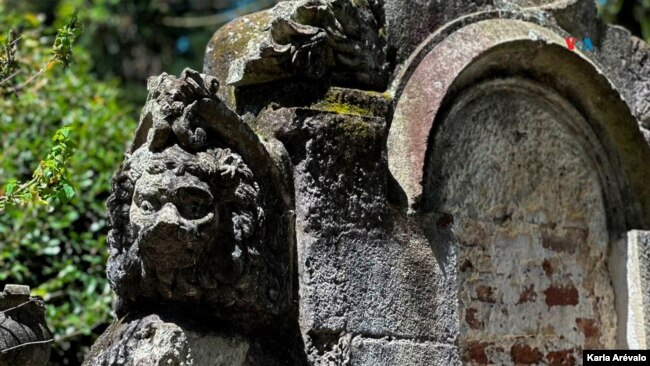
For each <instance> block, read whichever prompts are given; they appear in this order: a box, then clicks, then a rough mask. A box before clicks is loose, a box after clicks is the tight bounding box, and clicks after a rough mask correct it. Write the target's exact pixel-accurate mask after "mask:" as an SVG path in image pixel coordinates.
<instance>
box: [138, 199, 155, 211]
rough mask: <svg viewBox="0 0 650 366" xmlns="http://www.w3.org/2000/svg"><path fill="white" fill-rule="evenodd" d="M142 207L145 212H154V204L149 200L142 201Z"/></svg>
mask: <svg viewBox="0 0 650 366" xmlns="http://www.w3.org/2000/svg"><path fill="white" fill-rule="evenodd" d="M140 209H141V210H142V211H143V212H144V213H151V212H153V205H152V204H151V203H150V202H149V201H142V202H140Z"/></svg>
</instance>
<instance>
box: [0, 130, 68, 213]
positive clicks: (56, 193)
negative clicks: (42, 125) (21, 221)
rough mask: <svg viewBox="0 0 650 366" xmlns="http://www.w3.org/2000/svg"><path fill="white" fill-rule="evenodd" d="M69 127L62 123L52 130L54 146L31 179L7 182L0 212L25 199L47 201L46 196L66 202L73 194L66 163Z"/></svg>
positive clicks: (0, 198) (39, 201) (22, 203)
mask: <svg viewBox="0 0 650 366" xmlns="http://www.w3.org/2000/svg"><path fill="white" fill-rule="evenodd" d="M70 130H71V127H63V128H61V129H59V130H58V131H56V133H54V137H53V138H52V141H53V142H54V146H52V149H51V150H50V153H49V154H47V158H46V159H45V160H41V162H40V163H39V164H38V168H36V170H35V171H34V175H33V176H32V179H30V180H29V181H27V182H26V183H23V184H19V183H18V182H17V181H16V180H15V179H12V180H10V181H9V183H7V185H6V186H5V189H4V195H3V196H0V212H3V211H4V210H5V208H7V207H13V206H20V207H22V206H25V205H27V204H28V203H39V204H47V200H50V199H54V198H57V199H59V201H61V202H64V203H65V202H68V201H70V200H71V199H72V197H74V188H72V186H71V185H70V181H69V178H68V176H67V174H66V173H67V169H66V165H67V164H68V160H69V159H70V157H71V156H72V153H73V147H74V142H72V141H71V140H70V138H69V135H70Z"/></svg>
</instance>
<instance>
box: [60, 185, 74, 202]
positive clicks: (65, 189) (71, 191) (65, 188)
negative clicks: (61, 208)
mask: <svg viewBox="0 0 650 366" xmlns="http://www.w3.org/2000/svg"><path fill="white" fill-rule="evenodd" d="M63 192H64V193H65V197H66V199H67V200H68V201H69V200H71V199H72V197H74V188H72V187H71V186H70V185H68V184H65V183H64V184H63Z"/></svg>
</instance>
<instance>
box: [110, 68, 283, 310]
mask: <svg viewBox="0 0 650 366" xmlns="http://www.w3.org/2000/svg"><path fill="white" fill-rule="evenodd" d="M149 87H150V95H149V100H148V102H147V105H146V106H145V108H144V111H143V114H142V116H143V117H142V120H141V126H140V128H139V130H138V133H137V134H136V141H135V143H134V146H133V148H132V149H133V151H132V152H131V153H129V154H127V157H126V159H125V162H124V163H123V164H122V166H121V167H120V169H119V171H118V173H117V174H116V176H115V178H114V182H113V193H112V195H111V197H110V198H109V200H108V208H109V220H110V224H111V230H110V232H109V236H108V246H109V253H110V258H109V260H108V277H109V280H110V283H111V285H112V287H113V289H114V290H115V292H116V294H117V295H118V297H119V301H118V306H117V311H118V314H119V313H126V312H127V311H129V310H132V309H133V307H134V304H136V303H137V304H141V305H140V307H143V306H144V305H143V304H147V306H150V305H153V306H156V304H164V306H165V307H169V306H176V307H178V308H183V306H184V304H197V303H199V304H203V305H205V309H203V310H204V311H206V312H208V313H211V314H213V315H214V316H215V317H216V318H228V319H232V316H235V315H233V314H235V313H236V314H241V316H242V317H243V316H244V314H246V313H247V312H252V311H257V310H259V308H266V309H268V308H269V307H273V306H269V305H268V304H265V302H267V301H270V302H275V300H277V297H278V294H279V293H280V292H281V291H282V287H283V285H282V284H281V282H284V281H282V280H281V279H280V278H279V277H278V275H277V271H276V270H274V269H272V268H270V267H271V266H269V262H270V261H274V263H275V259H276V258H275V257H276V256H283V255H285V254H282V253H279V252H278V251H276V250H275V249H274V248H272V245H268V243H263V242H264V240H263V237H264V235H265V225H264V223H265V219H264V216H265V214H264V212H265V209H264V207H265V204H264V197H263V194H262V192H261V189H260V186H259V185H258V183H257V181H256V179H255V178H256V177H255V175H254V173H253V171H252V169H251V168H249V166H248V165H247V164H246V162H245V161H244V158H243V157H242V155H240V154H239V153H237V152H235V151H233V149H231V148H230V147H228V146H227V145H228V137H227V136H225V135H226V134H227V130H226V129H223V128H221V130H220V127H215V125H217V126H220V125H228V124H230V125H232V126H231V127H232V128H242V127H241V124H242V123H243V122H241V121H240V120H239V117H238V116H237V115H236V114H235V113H234V112H232V111H231V110H230V109H228V107H226V106H225V105H224V104H223V103H222V102H221V101H220V100H219V99H218V98H216V97H215V94H214V91H215V90H216V88H217V87H218V83H217V82H216V80H215V79H213V78H211V77H209V76H204V75H201V74H199V73H198V72H195V71H192V70H185V71H184V72H183V74H182V75H181V76H180V78H175V77H172V76H169V75H166V74H163V75H162V76H160V77H158V78H156V79H154V80H153V81H152V82H151V84H150V86H149ZM224 131H226V132H225V133H224ZM145 133H146V135H145ZM138 135H142V136H138ZM144 136H146V137H144ZM265 245H268V246H270V247H271V248H269V247H265ZM269 288H270V289H271V291H268V289H269ZM265 289H266V290H265ZM269 293H270V295H269ZM274 297H275V298H274ZM242 309H247V310H248V311H244V312H242ZM186 310H189V309H186ZM224 314H230V315H232V316H225V315H224Z"/></svg>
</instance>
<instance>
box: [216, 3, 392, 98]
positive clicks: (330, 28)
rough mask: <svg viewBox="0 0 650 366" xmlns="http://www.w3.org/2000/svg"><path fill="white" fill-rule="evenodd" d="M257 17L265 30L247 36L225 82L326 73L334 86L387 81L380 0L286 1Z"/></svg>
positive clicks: (314, 77) (378, 85)
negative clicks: (248, 37)
mask: <svg viewBox="0 0 650 366" xmlns="http://www.w3.org/2000/svg"><path fill="white" fill-rule="evenodd" d="M259 21H260V22H261V23H264V26H263V27H264V29H265V30H264V31H263V32H261V33H254V34H252V35H251V38H250V40H249V41H248V43H247V45H246V48H245V50H243V55H241V57H240V58H239V59H237V60H236V61H235V62H233V64H232V65H231V66H230V68H229V71H228V75H227V79H226V83H228V84H231V85H237V86H239V85H249V84H260V83H264V82H270V81H275V80H280V79H286V78H290V77H298V78H307V79H311V80H319V79H321V78H323V77H326V78H331V79H332V81H333V82H334V83H335V84H338V85H351V84H356V83H358V84H361V85H364V86H366V87H369V88H371V89H381V87H382V86H384V85H386V82H387V80H388V72H389V66H388V62H387V59H386V37H385V31H384V28H383V27H384V15H383V4H382V1H381V0H355V1H349V0H301V1H285V2H281V3H279V4H277V5H276V6H275V7H274V8H273V9H270V10H267V11H266V12H265V14H264V15H263V16H261V17H260V19H259ZM242 36H243V37H245V36H244V35H242ZM217 43H219V42H217ZM218 46H221V45H217V47H218ZM216 67H219V66H216Z"/></svg>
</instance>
